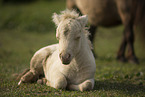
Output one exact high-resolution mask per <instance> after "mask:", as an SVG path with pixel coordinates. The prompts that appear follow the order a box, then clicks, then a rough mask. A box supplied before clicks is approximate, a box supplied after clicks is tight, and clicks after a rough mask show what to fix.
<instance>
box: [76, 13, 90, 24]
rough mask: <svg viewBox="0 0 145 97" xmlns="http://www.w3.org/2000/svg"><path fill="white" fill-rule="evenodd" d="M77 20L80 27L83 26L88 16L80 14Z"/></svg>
mask: <svg viewBox="0 0 145 97" xmlns="http://www.w3.org/2000/svg"><path fill="white" fill-rule="evenodd" d="M77 20H78V21H79V22H80V24H81V26H82V27H85V26H86V25H87V23H88V16H87V15H83V16H80V17H79V18H78V19H77Z"/></svg>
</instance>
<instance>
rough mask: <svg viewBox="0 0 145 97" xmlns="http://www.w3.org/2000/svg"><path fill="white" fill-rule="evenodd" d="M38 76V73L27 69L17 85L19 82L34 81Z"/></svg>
mask: <svg viewBox="0 0 145 97" xmlns="http://www.w3.org/2000/svg"><path fill="white" fill-rule="evenodd" d="M38 78H39V75H38V74H37V73H35V72H33V71H31V70H29V71H28V72H27V73H26V74H24V75H23V76H22V77H21V79H20V81H19V83H18V85H20V84H21V83H31V82H35V81H36V80H37V79H38Z"/></svg>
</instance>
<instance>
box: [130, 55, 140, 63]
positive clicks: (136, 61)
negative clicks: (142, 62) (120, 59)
mask: <svg viewBox="0 0 145 97" xmlns="http://www.w3.org/2000/svg"><path fill="white" fill-rule="evenodd" d="M127 59H128V62H130V63H132V64H139V61H138V59H137V58H136V57H135V56H133V57H128V58H127Z"/></svg>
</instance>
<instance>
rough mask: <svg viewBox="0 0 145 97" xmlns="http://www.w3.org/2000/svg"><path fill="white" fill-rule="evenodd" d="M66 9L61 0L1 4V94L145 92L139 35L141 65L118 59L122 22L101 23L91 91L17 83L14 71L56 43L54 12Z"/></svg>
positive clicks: (118, 95) (94, 96) (103, 96)
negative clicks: (35, 54)
mask: <svg viewBox="0 0 145 97" xmlns="http://www.w3.org/2000/svg"><path fill="white" fill-rule="evenodd" d="M64 9H65V2H63V1H61V0H54V1H53V0H51V1H49V2H48V1H43V2H42V1H41V2H34V3H28V4H5V5H2V6H0V72H1V73H0V97H3V96H5V97H9V96H14V97H17V96H79V97H82V96H85V97H98V96H101V97H106V96H114V97H123V96H124V97H126V96H134V97H136V96H137V97H143V96H145V52H144V48H143V47H142V45H143V44H140V41H139V37H138V36H137V37H136V40H137V41H136V42H135V50H136V54H137V56H138V57H139V60H140V65H135V64H129V63H119V62H117V61H116V60H115V57H116V52H117V50H118V48H119V45H120V42H121V38H122V31H123V26H118V27H115V28H102V27H99V29H98V33H97V35H96V40H95V43H94V44H95V45H94V48H95V52H96V53H97V56H98V58H97V59H96V64H97V67H96V75H95V88H94V90H92V91H85V92H80V91H68V90H59V89H54V88H51V87H48V86H46V85H39V84H36V83H32V84H22V85H21V86H20V87H18V86H17V83H18V82H17V81H15V79H13V77H12V74H14V73H21V72H23V70H24V69H25V68H29V61H30V59H31V57H32V56H33V54H34V53H35V52H36V51H37V50H38V49H40V48H42V47H44V46H47V45H50V44H53V43H57V40H56V38H55V25H54V23H53V22H52V18H51V17H52V14H53V13H54V12H57V13H58V12H59V11H61V10H64Z"/></svg>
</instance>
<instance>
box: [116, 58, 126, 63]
mask: <svg viewBox="0 0 145 97" xmlns="http://www.w3.org/2000/svg"><path fill="white" fill-rule="evenodd" d="M116 59H117V61H119V62H123V63H125V62H127V60H126V58H125V57H117V58H116Z"/></svg>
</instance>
